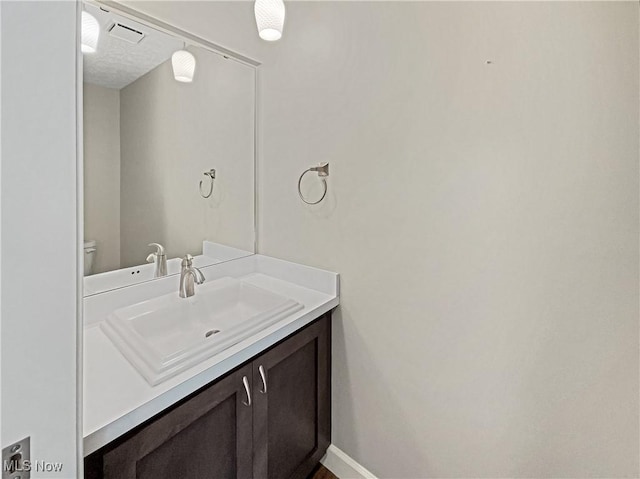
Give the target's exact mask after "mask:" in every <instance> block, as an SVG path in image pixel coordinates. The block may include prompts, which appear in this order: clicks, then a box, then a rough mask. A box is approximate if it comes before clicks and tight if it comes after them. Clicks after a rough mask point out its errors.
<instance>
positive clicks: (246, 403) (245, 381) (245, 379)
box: [242, 376, 251, 406]
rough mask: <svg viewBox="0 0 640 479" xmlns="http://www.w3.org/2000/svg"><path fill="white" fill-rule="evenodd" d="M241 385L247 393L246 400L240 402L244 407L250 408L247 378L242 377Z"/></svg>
mask: <svg viewBox="0 0 640 479" xmlns="http://www.w3.org/2000/svg"><path fill="white" fill-rule="evenodd" d="M242 384H244V390H245V392H246V393H247V400H246V401H242V404H244V405H245V406H251V389H249V380H248V379H247V376H242Z"/></svg>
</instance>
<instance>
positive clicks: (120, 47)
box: [84, 4, 183, 90]
mask: <svg viewBox="0 0 640 479" xmlns="http://www.w3.org/2000/svg"><path fill="white" fill-rule="evenodd" d="M84 8H85V10H86V11H87V12H89V13H90V14H91V15H93V16H94V17H95V18H96V19H97V20H98V23H99V24H100V38H99V39H98V48H97V50H96V52H95V53H86V54H84V81H85V82H87V83H93V84H95V85H100V86H103V87H107V88H115V89H117V90H119V89H121V88H124V87H125V86H127V85H128V84H129V83H131V82H133V81H135V80H137V79H138V78H140V77H141V76H142V75H144V74H145V73H147V72H149V71H150V70H153V69H154V68H155V67H157V66H158V65H160V64H161V63H163V62H165V61H166V60H168V59H169V58H170V57H171V54H172V53H173V52H175V51H176V50H179V49H181V48H182V47H183V43H182V40H179V39H177V38H175V37H172V36H171V35H167V34H166V33H162V32H159V31H157V30H154V29H152V28H149V27H146V26H144V25H141V24H140V23H137V22H134V21H132V20H129V19H127V18H124V17H121V16H119V15H116V14H114V13H111V12H107V11H104V10H103V9H101V8H100V7H97V6H95V5H90V4H85V5H84ZM115 22H119V23H123V24H124V25H127V26H129V27H131V28H134V29H135V30H138V31H141V32H143V33H144V34H145V37H144V38H143V39H142V41H141V42H140V43H138V44H135V45H134V44H133V43H129V42H127V41H124V40H121V39H119V38H114V37H112V36H111V35H110V34H109V32H108V31H107V28H108V27H109V26H110V25H111V24H113V23H115Z"/></svg>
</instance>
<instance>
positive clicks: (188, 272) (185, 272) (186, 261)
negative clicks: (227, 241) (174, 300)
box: [180, 254, 204, 298]
mask: <svg viewBox="0 0 640 479" xmlns="http://www.w3.org/2000/svg"><path fill="white" fill-rule="evenodd" d="M181 266H182V267H181V269H180V297H181V298H190V297H191V296H193V295H194V294H196V291H195V287H194V283H195V284H202V283H204V275H203V274H202V271H200V270H199V269H198V268H196V267H195V266H193V257H192V256H191V255H190V254H188V255H186V256H185V257H184V258H183V259H182V263H181Z"/></svg>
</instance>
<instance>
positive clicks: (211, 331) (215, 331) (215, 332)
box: [204, 329, 220, 338]
mask: <svg viewBox="0 0 640 479" xmlns="http://www.w3.org/2000/svg"><path fill="white" fill-rule="evenodd" d="M219 332H220V330H219V329H211V330H209V331H207V332H206V333H204V337H205V338H208V337H209V336H213V335H214V334H217V333H219Z"/></svg>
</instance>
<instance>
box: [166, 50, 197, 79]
mask: <svg viewBox="0 0 640 479" xmlns="http://www.w3.org/2000/svg"><path fill="white" fill-rule="evenodd" d="M171 65H172V66H173V77H174V78H175V79H176V80H177V81H181V82H185V83H189V82H192V81H193V74H194V72H195V71H196V58H195V57H194V56H193V55H192V54H191V53H189V52H188V51H186V50H178V51H177V52H175V53H174V54H173V55H171Z"/></svg>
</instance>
